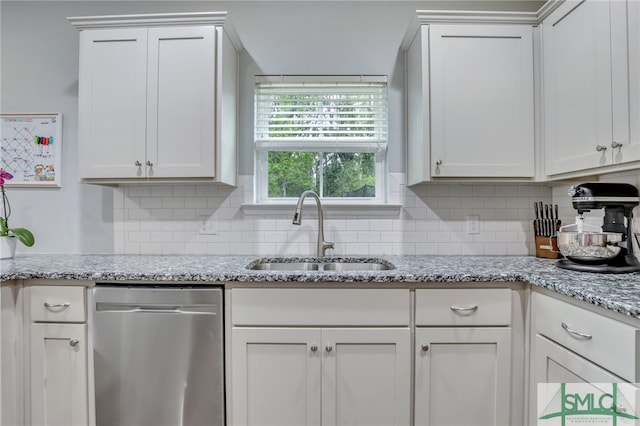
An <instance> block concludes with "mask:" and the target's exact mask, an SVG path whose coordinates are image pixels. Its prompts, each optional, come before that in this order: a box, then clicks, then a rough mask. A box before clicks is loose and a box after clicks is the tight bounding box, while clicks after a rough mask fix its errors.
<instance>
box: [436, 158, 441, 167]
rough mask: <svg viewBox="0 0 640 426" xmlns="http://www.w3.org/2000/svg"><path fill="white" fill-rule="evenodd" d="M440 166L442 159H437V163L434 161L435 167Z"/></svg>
mask: <svg viewBox="0 0 640 426" xmlns="http://www.w3.org/2000/svg"><path fill="white" fill-rule="evenodd" d="M441 165H442V159H440V158H438V161H436V166H441Z"/></svg>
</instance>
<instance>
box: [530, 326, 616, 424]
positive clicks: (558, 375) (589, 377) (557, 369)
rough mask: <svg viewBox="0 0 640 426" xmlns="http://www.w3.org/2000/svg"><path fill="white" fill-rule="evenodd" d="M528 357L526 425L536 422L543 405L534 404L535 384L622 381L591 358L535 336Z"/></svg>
mask: <svg viewBox="0 0 640 426" xmlns="http://www.w3.org/2000/svg"><path fill="white" fill-rule="evenodd" d="M532 352H533V355H532V359H531V365H532V371H531V389H530V395H531V396H530V402H529V413H530V419H529V420H530V424H532V425H533V424H536V423H537V421H538V417H539V416H541V415H542V410H544V408H545V407H538V403H537V387H538V383H624V382H626V380H623V379H621V378H620V377H618V376H616V375H614V374H611V373H609V372H608V371H607V370H604V369H603V368H601V367H599V366H598V365H596V364H594V363H592V362H591V361H589V360H587V359H585V358H582V357H581V356H579V355H576V354H575V353H573V352H571V351H569V350H568V349H566V348H564V347H563V346H560V345H558V344H557V343H555V342H553V341H551V340H548V339H546V338H545V337H543V336H540V335H539V334H538V335H536V336H535V339H534V346H533V351H532Z"/></svg>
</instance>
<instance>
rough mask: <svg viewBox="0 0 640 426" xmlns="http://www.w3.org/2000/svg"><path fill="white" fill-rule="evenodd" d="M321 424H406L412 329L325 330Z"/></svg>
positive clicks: (409, 409)
mask: <svg viewBox="0 0 640 426" xmlns="http://www.w3.org/2000/svg"><path fill="white" fill-rule="evenodd" d="M322 344H323V347H322V424H323V425H355V424H360V425H398V426H399V425H408V424H409V421H410V420H409V419H410V414H411V399H410V398H411V397H410V395H411V378H410V371H411V367H410V364H411V350H410V347H411V343H410V331H409V329H408V328H396V329H381V328H375V329H371V328H367V329H324V330H323V334H322Z"/></svg>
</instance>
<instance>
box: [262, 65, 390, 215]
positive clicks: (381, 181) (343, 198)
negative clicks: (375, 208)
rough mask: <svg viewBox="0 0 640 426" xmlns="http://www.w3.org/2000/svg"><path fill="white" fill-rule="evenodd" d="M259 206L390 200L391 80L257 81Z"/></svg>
mask: <svg viewBox="0 0 640 426" xmlns="http://www.w3.org/2000/svg"><path fill="white" fill-rule="evenodd" d="M255 148H256V161H255V164H256V174H255V176H256V191H255V192H256V198H257V202H269V203H277V202H279V201H289V202H290V199H292V198H298V196H299V195H300V194H301V193H302V192H303V191H305V190H307V189H313V190H314V191H316V192H317V193H318V194H319V195H320V197H321V198H323V200H325V201H327V200H331V201H333V202H337V203H340V202H348V203H353V202H358V203H360V202H362V203H371V202H375V203H383V202H386V196H385V181H386V153H387V83H386V78H385V77H363V76H358V77H325V76H323V77H319V76H318V77H308V76H305V77H300V76H297V77H293V76H291V77H282V76H278V77H268V76H260V77H257V78H256V88H255Z"/></svg>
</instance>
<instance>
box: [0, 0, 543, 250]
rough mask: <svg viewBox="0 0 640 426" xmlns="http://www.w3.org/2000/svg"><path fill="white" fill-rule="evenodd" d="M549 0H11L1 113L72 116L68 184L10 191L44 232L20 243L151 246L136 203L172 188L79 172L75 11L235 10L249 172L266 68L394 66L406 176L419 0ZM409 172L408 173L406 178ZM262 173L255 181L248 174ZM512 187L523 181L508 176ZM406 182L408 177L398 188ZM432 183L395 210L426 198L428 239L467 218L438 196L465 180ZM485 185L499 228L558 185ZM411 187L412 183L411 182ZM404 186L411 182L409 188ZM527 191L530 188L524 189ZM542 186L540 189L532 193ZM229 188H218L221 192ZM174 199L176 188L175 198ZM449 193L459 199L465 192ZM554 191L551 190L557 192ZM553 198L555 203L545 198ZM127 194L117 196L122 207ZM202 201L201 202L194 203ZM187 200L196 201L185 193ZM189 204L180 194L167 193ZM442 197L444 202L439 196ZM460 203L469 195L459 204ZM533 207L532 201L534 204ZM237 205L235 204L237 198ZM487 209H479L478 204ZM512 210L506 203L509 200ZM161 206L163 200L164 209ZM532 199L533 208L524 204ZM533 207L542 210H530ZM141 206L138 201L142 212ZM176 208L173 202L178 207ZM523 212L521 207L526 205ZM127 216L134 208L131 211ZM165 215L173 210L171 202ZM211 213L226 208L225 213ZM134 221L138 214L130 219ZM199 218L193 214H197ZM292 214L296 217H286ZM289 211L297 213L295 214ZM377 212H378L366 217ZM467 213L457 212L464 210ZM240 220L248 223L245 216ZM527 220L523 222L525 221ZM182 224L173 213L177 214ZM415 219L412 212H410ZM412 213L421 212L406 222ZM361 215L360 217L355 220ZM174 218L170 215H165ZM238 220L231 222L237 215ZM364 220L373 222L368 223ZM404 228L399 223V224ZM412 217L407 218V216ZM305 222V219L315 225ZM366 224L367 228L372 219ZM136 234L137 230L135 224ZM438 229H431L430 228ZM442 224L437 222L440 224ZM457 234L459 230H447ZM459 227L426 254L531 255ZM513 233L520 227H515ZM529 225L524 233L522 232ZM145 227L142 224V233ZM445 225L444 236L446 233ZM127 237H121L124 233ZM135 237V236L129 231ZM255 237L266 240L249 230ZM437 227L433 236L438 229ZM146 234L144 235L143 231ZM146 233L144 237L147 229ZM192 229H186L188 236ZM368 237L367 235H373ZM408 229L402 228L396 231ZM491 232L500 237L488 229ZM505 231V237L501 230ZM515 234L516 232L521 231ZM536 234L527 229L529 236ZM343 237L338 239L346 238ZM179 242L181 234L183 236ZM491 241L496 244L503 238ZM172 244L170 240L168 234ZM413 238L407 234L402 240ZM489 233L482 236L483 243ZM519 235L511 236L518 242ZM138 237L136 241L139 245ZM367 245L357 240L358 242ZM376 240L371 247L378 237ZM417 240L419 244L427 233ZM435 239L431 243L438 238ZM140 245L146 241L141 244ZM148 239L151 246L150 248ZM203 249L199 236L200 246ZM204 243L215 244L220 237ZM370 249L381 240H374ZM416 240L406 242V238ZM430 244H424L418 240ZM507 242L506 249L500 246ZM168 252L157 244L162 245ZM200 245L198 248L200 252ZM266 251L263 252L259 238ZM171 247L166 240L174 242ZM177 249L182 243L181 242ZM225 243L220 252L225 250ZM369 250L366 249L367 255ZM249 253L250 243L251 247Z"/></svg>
mask: <svg viewBox="0 0 640 426" xmlns="http://www.w3.org/2000/svg"><path fill="white" fill-rule="evenodd" d="M540 4H541V2H537V1H532V2H527V1H512V2H509V1H494V2H488V1H478V0H475V1H371V2H369V1H342V2H338V1H283V2H273V1H267V0H263V1H193V2H187V1H184V2H183V1H124V2H120V1H68V2H59V1H42V2H35V1H7V0H3V1H2V2H0V25H1V26H0V43H1V63H0V72H1V76H0V77H1V79H0V83H1V86H0V112H2V113H28V112H60V113H62V114H63V117H64V118H63V122H64V126H63V164H62V170H61V171H62V188H60V189H26V188H20V189H18V188H11V189H10V193H9V195H10V197H11V201H12V204H13V208H14V217H13V224H14V225H15V226H24V227H27V228H29V229H31V230H32V231H33V232H34V233H35V235H36V238H37V243H36V246H34V247H33V248H30V249H27V248H24V247H20V248H19V249H18V253H21V252H30V253H110V252H113V251H114V250H116V251H118V252H134V253H135V252H146V249H145V250H141V248H140V246H135V244H136V243H135V242H133V241H131V240H129V239H127V238H128V235H129V234H128V233H127V232H128V231H125V230H126V229H128V228H130V227H131V228H135V226H140V223H137V222H136V220H137V219H134V217H135V214H136V213H133V215H134V217H130V216H128V215H129V213H126V214H125V212H129V209H128V206H131V205H135V204H136V203H137V202H138V201H139V199H140V198H147V197H146V196H139V195H136V194H138V192H136V191H142V193H143V194H146V192H148V193H149V194H152V193H156V192H160V193H161V192H162V191H163V190H162V189H158V188H156V189H154V188H153V187H146V189H143V188H145V187H129V188H121V189H116V190H114V189H112V188H108V187H99V186H92V185H81V184H79V183H78V175H77V167H76V165H77V155H76V151H77V133H76V129H77V80H78V71H77V69H78V34H77V31H76V30H75V29H74V28H73V27H72V26H71V25H70V24H69V23H68V21H67V20H66V17H68V16H86V15H105V14H127V13H154V12H186V11H211V10H226V11H228V12H229V15H230V18H231V19H232V21H233V23H234V25H235V27H236V29H237V31H238V33H239V34H240V38H241V39H242V42H243V43H244V45H245V47H246V51H245V52H244V53H243V54H242V56H241V58H240V59H241V61H240V64H241V69H240V78H241V81H240V135H239V136H240V140H239V143H240V149H239V152H240V158H239V172H240V174H242V175H244V176H248V175H250V174H251V173H252V171H253V151H252V123H253V110H252V105H253V98H252V96H253V94H252V87H253V79H254V75H255V74H324V73H327V74H361V73H362V74H384V75H388V76H389V81H390V88H391V92H390V120H389V125H390V140H389V145H390V150H389V168H390V171H391V172H393V173H395V174H396V175H397V176H402V174H403V173H404V171H405V165H404V147H403V144H404V142H403V141H404V130H403V127H404V116H403V103H404V100H403V96H402V91H403V87H404V65H403V59H402V54H401V52H400V49H399V46H400V41H401V40H402V37H403V36H404V33H405V31H406V29H407V26H408V24H409V21H410V19H411V17H412V16H413V15H414V13H415V10H417V9H469V8H472V9H484V10H491V9H496V8H501V9H509V10H536V9H537V8H538V7H539V5H540ZM398 179H402V178H401V177H399V178H398ZM247 180H250V179H246V178H245V179H243V181H247ZM507 187H508V188H512V187H509V186H507ZM398 188H400V187H398ZM428 188H429V189H418V190H417V192H418V193H417V194H416V195H415V197H414V196H411V195H409V196H408V197H407V198H406V199H405V198H403V202H405V203H408V204H406V205H405V207H406V209H404V210H403V212H402V214H401V215H402V216H401V217H398V218H396V219H395V220H398V221H404V220H405V219H406V218H407V217H406V216H407V215H410V213H408V212H409V211H412V210H411V209H414V208H416V205H419V206H420V208H422V209H423V210H424V214H423V213H420V217H419V218H413V217H412V218H411V220H412V221H413V222H411V223H413V225H408V226H409V228H408V231H409V232H408V233H406V234H404V235H405V237H402V238H416V239H417V238H418V237H416V235H423V234H413V233H411V231H412V228H411V227H412V226H416V227H418V226H420V227H422V226H425V227H427V226H428V227H435V226H436V225H435V224H433V223H432V224H429V225H427V224H423V223H422V220H423V218H422V217H423V216H424V215H426V216H427V217H428V220H431V221H435V222H436V223H437V227H438V228H441V227H442V228H446V229H448V228H450V227H452V226H453V228H457V227H459V225H458V224H454V225H452V223H457V222H450V220H452V219H450V217H451V215H453V216H456V217H457V216H460V215H463V213H464V212H465V211H466V210H465V209H464V206H462V204H461V203H462V201H442V200H441V199H440V198H439V196H436V197H435V198H433V197H431V196H430V195H429V193H430V191H435V193H447V192H448V193H449V194H451V193H452V192H453V193H454V194H455V193H456V192H455V191H456V189H454V188H456V186H453V185H442V186H440V185H432V186H429V187H428ZM483 188H492V189H484V190H483V191H488V193H489V194H496V195H497V196H498V198H500V200H501V201H499V204H498V205H504V206H506V207H504V208H507V209H512V210H513V212H511V213H513V214H510V215H506V216H504V217H503V216H500V215H498V216H493V217H492V216H491V215H492V214H493V213H489V212H487V215H489V217H486V218H485V217H482V216H481V219H482V220H484V219H486V220H487V223H488V224H492V225H491V226H495V227H498V228H500V229H502V228H505V229H510V228H513V227H518V226H520V225H515V224H514V223H516V224H517V223H519V221H520V220H523V219H527V220H528V219H529V218H528V217H527V218H523V217H522V216H523V215H525V211H526V209H524V208H523V207H520V204H519V203H521V201H517V203H516V206H513V207H512V206H511V204H510V203H511V201H510V197H516V198H518V197H520V196H524V197H528V196H534V197H537V198H544V199H547V201H548V199H550V196H551V193H550V190H548V189H540V188H544V187H539V186H527V185H524V186H521V185H516V186H514V188H519V189H516V190H514V191H515V192H516V194H513V195H506V196H502V194H501V192H502V188H503V186H501V185H488V186H486V187H484V186H483ZM250 189H251V188H246V187H240V188H238V189H237V190H236V191H233V192H228V190H227V189H225V188H217V187H215V188H210V187H209V186H204V187H203V186H200V185H199V186H192V187H190V188H189V189H185V190H186V191H187V194H191V193H194V194H197V193H200V191H203V192H205V193H208V192H215V193H216V194H222V195H220V196H221V197H222V198H224V197H228V198H225V200H224V201H223V202H222V203H223V204H224V203H229V204H233V203H234V202H235V201H234V200H236V199H237V193H238V192H241V193H242V192H243V191H247V190H250ZM399 191H400V189H399ZM403 191H404V190H403ZM520 192H522V194H521V193H520ZM176 194H177V195H176V196H177V198H179V199H181V198H189V199H191V200H192V202H194V203H196V204H198V205H202V204H203V203H204V202H205V201H206V203H207V204H208V203H209V200H208V198H207V197H204V198H202V199H200V197H199V196H195V198H194V197H193V196H191V195H187V196H186V197H183V196H182V195H180V194H179V193H176ZM531 194H534V195H531ZM218 196H219V195H216V197H218ZM466 196H468V197H470V199H471V200H473V201H469V200H467V202H471V203H472V204H475V205H476V206H478V205H480V204H481V203H484V199H485V197H484V195H477V194H473V193H472V194H471V195H466ZM171 197H173V195H172V196H170V197H168V198H171ZM444 197H451V198H455V197H456V196H455V195H453V196H452V195H445V196H444ZM545 197H546V198H545ZM544 199H543V201H544ZM114 200H116V203H118V204H116V205H114ZM193 200H196V201H193ZM185 201H186V200H185ZM441 201H442V202H443V203H444V204H445V205H447V203H453V204H452V205H451V206H448V207H444V209H446V210H447V211H449V213H448V215H449V216H447V214H445V215H443V216H440V215H436V216H433V214H431V216H429V214H430V213H428V212H430V211H431V212H434V211H438V210H440V209H441V208H442V206H440V204H439V203H440V202H441ZM166 203H168V204H167V205H171V203H178V204H179V203H180V201H175V200H174V201H166ZM434 203H435V204H434ZM458 204H459V205H458ZM529 205H531V203H529ZM233 208H235V205H234V207H233ZM474 208H479V207H474ZM500 208H503V207H499V209H500ZM160 209H163V208H162V207H161V208H160ZM520 209H522V211H520ZM529 210H531V209H529ZM133 211H136V208H133V209H131V212H133ZM167 211H171V208H168V209H167ZM516 211H518V212H517V213H516ZM123 214H124V216H123ZM161 214H162V215H165V216H168V215H169V213H167V212H164V213H161ZM210 214H211V215H212V217H213V215H215V211H211V212H210ZM130 220H132V221H133V222H129V221H130ZM167 220H182V219H180V214H178V215H177V217H176V216H174V215H173V213H171V219H167ZM189 220H191V219H189ZM257 220H258V219H256V218H252V219H243V218H242V216H241V215H240V214H239V213H238V214H235V215H234V216H233V217H232V218H230V219H229V221H230V222H229V227H236V226H240V225H239V224H240V223H242V224H243V226H244V225H246V224H247V223H246V221H249V222H250V223H251V224H252V225H251V226H252V227H253V228H255V227H256V226H257V225H256V223H257V222H256V221H257ZM283 220H284V219H283ZM286 220H287V221H288V220H289V219H288V218H287V219H286ZM363 220H368V219H363ZM455 220H456V221H457V219H455ZM236 221H237V223H238V224H235V223H236ZM514 221H515V222H514ZM169 223H171V222H169ZM403 223H404V222H403ZM406 223H409V222H406ZM352 224H355V222H353V223H352V222H351V219H349V226H351V225H352ZM378 225H379V223H378V222H373V223H369V226H370V227H371V228H375V227H376V226H378ZM163 226H164V225H163ZM225 226H226V225H225ZM357 226H358V227H362V228H365V226H364V225H363V224H358V225H357ZM396 226H398V225H396ZM402 227H404V225H403V226H402ZM303 229H304V226H303ZM362 231H363V232H364V231H365V229H362ZM132 232H133V231H132ZM427 232H428V231H427ZM433 232H436V231H433ZM445 232H447V231H446V230H445ZM452 232H453V234H451V235H450V236H449V240H451V239H452V238H453V242H452V241H449V242H448V243H447V242H446V241H422V242H421V244H422V243H423V244H427V245H424V246H415V247H414V249H415V251H416V252H420V253H422V252H433V251H434V250H435V249H434V247H436V246H435V245H433V244H434V243H438V242H442V243H443V245H442V247H443V248H442V250H446V247H447V246H446V244H458V246H452V247H455V248H453V249H452V250H451V251H452V252H474V253H476V252H477V253H495V254H508V253H515V252H518V253H521V252H523V249H522V247H520V248H518V249H517V250H516V249H515V248H514V247H511V248H508V247H507V246H496V247H493V248H488V247H484V248H482V249H479V248H478V247H475V248H473V249H471V248H469V247H468V246H467V243H469V244H473V243H474V242H473V241H472V242H467V241H457V240H456V238H459V239H461V240H464V239H465V238H466V237H464V238H463V237H462V236H458V237H455V238H454V237H452V235H458V234H459V232H458V231H456V230H454V231H452ZM504 232H511V231H504ZM522 232H524V231H522ZM132 235H138V234H132ZM435 235H439V237H436V236H435ZM443 235H444V234H433V235H432V239H433V238H435V239H438V238H442V239H445V240H446V239H447V238H446V237H445V236H443ZM114 236H115V238H114ZM125 236H127V238H125ZM219 237H220V238H222V240H221V241H218V243H221V244H227V245H229V246H231V244H235V243H238V241H236V238H237V237H238V235H237V234H233V233H230V234H228V235H223V234H220V235H219ZM241 237H242V238H245V239H246V240H247V241H246V242H247V243H259V242H260V238H262V237H256V240H254V239H252V238H250V237H248V236H246V235H245V236H244V237H243V236H241ZM427 237H428V235H427ZM134 238H135V237H134ZM143 238H144V237H143ZM180 238H186V237H184V236H182V237H180ZM363 238H364V237H363ZM393 238H394V239H398V238H400V237H397V236H395V237H393ZM486 238H489V239H492V238H494V237H493V236H491V235H487V236H486ZM495 238H497V237H495ZM509 238H511V237H509ZM526 238H527V237H526V236H524V234H523V235H521V236H519V237H517V239H518V243H525V244H524V245H523V247H525V246H526V245H527V244H526V241H520V239H525V240H526ZM336 239H337V238H336ZM171 242H173V241H171ZM493 242H495V241H489V242H487V243H493ZM165 243H166V244H169V243H170V242H169V241H166V242H165ZM403 243H404V241H400V242H397V244H400V245H401V246H402V244H403ZM475 243H477V242H475ZM513 243H515V242H513V241H511V242H510V244H513ZM130 244H133V245H130ZM354 244H355V242H354ZM368 244H370V247H371V248H369V251H371V250H373V247H374V246H376V245H375V243H368ZM412 244H414V243H413V242H409V247H408V248H406V247H405V248H402V249H401V250H400V251H406V252H407V253H410V252H412V251H413V249H411V247H413V246H412ZM416 244H417V242H416ZM428 244H431V245H428ZM136 247H137V248H136ZM145 247H146V246H145ZM194 247H196V246H194ZM197 247H200V248H199V249H198V250H200V252H209V251H211V250H213V249H211V248H210V247H209V246H207V247H206V248H205V247H204V246H197ZM350 247H352V248H353V250H356V249H358V251H359V253H354V254H366V253H365V252H364V251H365V248H364V246H363V245H357V246H356V245H353V246H350ZM368 247H369V246H368ZM402 247H404V246H402ZM418 247H421V249H418ZM498 247H500V248H498ZM150 250H153V251H157V248H153V249H150ZM185 250H186V248H182V246H180V248H178V249H176V250H175V252H183V251H185ZM198 250H196V249H195V248H192V249H190V250H189V251H190V252H195V251H198ZM255 250H259V249H258V248H256V249H255ZM163 251H164V249H163ZM169 251H172V250H169ZM213 251H215V252H219V250H217V249H216V250H213ZM360 251H362V253H360ZM243 253H244V252H243Z"/></svg>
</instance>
